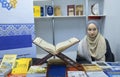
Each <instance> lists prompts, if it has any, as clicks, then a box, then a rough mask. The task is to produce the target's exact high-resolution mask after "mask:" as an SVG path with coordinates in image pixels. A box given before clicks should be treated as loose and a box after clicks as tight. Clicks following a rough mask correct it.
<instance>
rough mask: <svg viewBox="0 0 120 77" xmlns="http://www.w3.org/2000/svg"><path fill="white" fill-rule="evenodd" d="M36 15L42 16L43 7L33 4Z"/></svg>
mask: <svg viewBox="0 0 120 77" xmlns="http://www.w3.org/2000/svg"><path fill="white" fill-rule="evenodd" d="M33 12H34V17H40V16H41V7H40V6H33Z"/></svg>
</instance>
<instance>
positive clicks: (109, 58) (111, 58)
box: [76, 39, 115, 63]
mask: <svg viewBox="0 0 120 77" xmlns="http://www.w3.org/2000/svg"><path fill="white" fill-rule="evenodd" d="M105 42H106V48H107V50H106V54H105V61H106V62H114V61H115V58H114V55H113V53H112V51H111V48H110V45H109V42H108V40H107V39H105ZM91 58H92V61H95V59H94V58H93V57H91ZM76 61H77V62H78V63H90V62H89V61H87V60H86V59H85V58H83V57H81V56H79V55H77V58H76Z"/></svg>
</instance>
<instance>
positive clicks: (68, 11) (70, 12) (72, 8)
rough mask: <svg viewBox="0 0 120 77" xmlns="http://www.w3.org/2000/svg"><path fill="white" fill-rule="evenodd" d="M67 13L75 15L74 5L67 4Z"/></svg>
mask: <svg viewBox="0 0 120 77" xmlns="http://www.w3.org/2000/svg"><path fill="white" fill-rule="evenodd" d="M67 15H68V16H74V15H75V5H67Z"/></svg>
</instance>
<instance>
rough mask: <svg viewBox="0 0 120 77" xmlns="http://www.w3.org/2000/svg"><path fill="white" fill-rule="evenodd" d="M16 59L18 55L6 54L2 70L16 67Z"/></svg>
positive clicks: (1, 66) (0, 66)
mask: <svg viewBox="0 0 120 77" xmlns="http://www.w3.org/2000/svg"><path fill="white" fill-rule="evenodd" d="M16 57H17V55H16V54H5V55H4V56H3V59H2V62H1V65H0V68H3V69H10V68H11V69H12V68H13V67H14V66H15V62H16Z"/></svg>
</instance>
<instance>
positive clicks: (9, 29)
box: [0, 23, 35, 38]
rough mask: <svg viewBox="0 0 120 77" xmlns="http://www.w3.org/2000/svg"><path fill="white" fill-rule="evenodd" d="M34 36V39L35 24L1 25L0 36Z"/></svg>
mask: <svg viewBox="0 0 120 77" xmlns="http://www.w3.org/2000/svg"><path fill="white" fill-rule="evenodd" d="M14 35H32V38H34V36H35V35H34V23H27V24H0V36H14Z"/></svg>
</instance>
